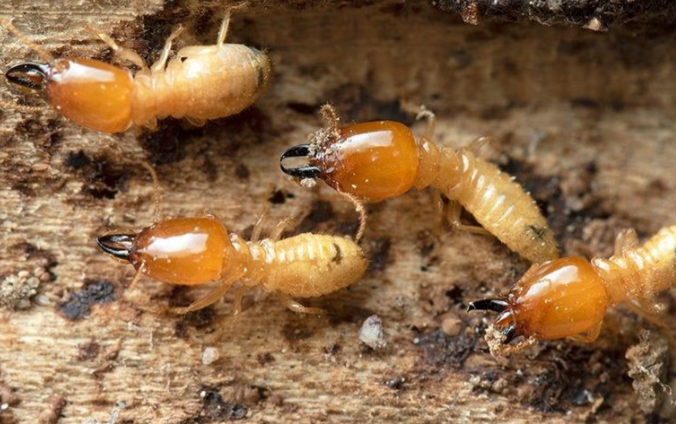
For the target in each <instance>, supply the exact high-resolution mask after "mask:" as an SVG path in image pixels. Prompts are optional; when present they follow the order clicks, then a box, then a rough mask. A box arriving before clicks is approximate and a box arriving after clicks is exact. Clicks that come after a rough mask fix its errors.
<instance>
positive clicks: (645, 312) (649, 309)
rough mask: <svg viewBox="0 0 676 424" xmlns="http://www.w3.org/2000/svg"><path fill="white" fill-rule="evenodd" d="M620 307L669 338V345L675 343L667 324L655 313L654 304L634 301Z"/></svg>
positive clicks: (647, 301) (649, 301) (646, 301)
mask: <svg viewBox="0 0 676 424" xmlns="http://www.w3.org/2000/svg"><path fill="white" fill-rule="evenodd" d="M622 305H623V306H624V307H626V308H627V309H629V310H630V311H632V312H634V313H635V314H637V315H638V316H640V317H641V318H643V319H644V320H646V321H648V322H649V323H651V324H653V325H655V326H656V327H659V328H660V329H661V330H662V331H663V332H664V333H665V334H666V335H667V337H669V342H670V343H674V342H676V340H674V336H673V334H671V329H670V327H669V323H667V321H665V320H664V318H663V317H661V316H660V315H658V312H657V311H655V304H654V303H653V302H652V301H651V300H645V301H639V300H634V301H633V302H627V303H623V304H622Z"/></svg>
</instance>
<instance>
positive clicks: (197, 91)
mask: <svg viewBox="0 0 676 424" xmlns="http://www.w3.org/2000/svg"><path fill="white" fill-rule="evenodd" d="M271 74H272V70H271V66H270V60H269V59H268V56H267V55H266V54H265V53H264V52H261V51H260V50H257V49H254V48H250V47H247V46H244V45H241V44H224V45H222V46H217V45H214V46H190V47H185V48H183V49H181V50H180V51H179V52H178V53H177V55H176V57H175V58H174V59H172V60H171V61H169V63H168V64H167V66H166V68H165V69H163V70H161V71H158V72H153V71H150V70H148V71H145V72H144V71H140V72H139V73H137V74H136V76H135V81H136V91H135V95H134V103H133V105H134V107H133V110H132V120H133V121H134V123H135V124H137V125H147V124H148V123H149V122H150V123H151V125H150V126H152V122H153V120H154V119H156V118H159V119H162V118H165V117H167V116H172V117H174V118H188V119H191V120H193V121H198V120H207V119H215V118H221V117H225V116H229V115H233V114H236V113H238V112H241V111H242V110H243V109H245V108H247V107H248V106H250V105H251V104H252V103H254V102H255V101H256V100H257V99H258V97H259V96H260V95H261V94H262V93H263V92H264V91H265V89H266V88H267V86H268V85H269V82H270V78H271Z"/></svg>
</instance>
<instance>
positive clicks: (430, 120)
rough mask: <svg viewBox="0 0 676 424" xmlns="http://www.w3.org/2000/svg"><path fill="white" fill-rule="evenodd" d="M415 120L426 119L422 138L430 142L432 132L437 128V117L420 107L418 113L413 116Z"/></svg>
mask: <svg viewBox="0 0 676 424" xmlns="http://www.w3.org/2000/svg"><path fill="white" fill-rule="evenodd" d="M415 119H417V120H421V119H427V128H426V129H425V134H424V135H423V137H425V138H428V139H430V140H431V139H432V138H433V137H434V130H435V128H436V126H437V116H436V115H435V114H434V112H432V111H431V110H429V109H427V108H426V107H425V106H422V105H421V106H420V111H419V112H418V114H417V115H416V116H415Z"/></svg>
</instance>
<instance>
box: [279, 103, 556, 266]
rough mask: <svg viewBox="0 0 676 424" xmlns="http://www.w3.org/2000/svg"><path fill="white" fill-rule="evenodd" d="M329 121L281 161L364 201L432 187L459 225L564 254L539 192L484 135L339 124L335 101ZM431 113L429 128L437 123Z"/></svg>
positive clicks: (535, 256)
mask: <svg viewBox="0 0 676 424" xmlns="http://www.w3.org/2000/svg"><path fill="white" fill-rule="evenodd" d="M322 115H323V116H324V119H325V120H326V121H327V128H323V129H321V130H319V131H317V132H316V133H315V134H314V135H313V136H312V138H311V141H310V143H308V144H301V145H297V146H294V147H291V148H290V149H288V150H286V151H285V152H284V153H282V155H281V158H280V163H281V168H282V171H284V172H285V173H286V174H288V175H291V176H294V177H296V178H299V179H300V180H301V184H302V185H312V184H314V181H315V180H316V179H317V178H319V179H322V180H324V181H325V182H326V183H327V184H328V185H329V186H331V187H333V188H334V189H336V190H337V191H338V192H340V193H343V194H347V195H349V196H354V197H356V198H358V199H361V200H364V201H379V200H383V199H387V198H390V197H395V196H399V195H401V194H403V193H405V192H406V191H408V190H409V189H411V188H413V187H416V188H418V189H422V188H425V187H433V188H435V189H437V190H438V191H439V192H441V193H442V194H443V195H444V196H446V197H447V198H448V199H449V200H450V201H451V203H452V205H451V207H449V212H450V213H449V214H448V219H449V221H450V223H451V224H452V225H453V226H454V227H456V228H459V229H463V230H468V231H472V232H480V233H482V232H485V231H488V232H489V233H491V234H493V235H495V236H496V237H497V238H498V239H499V240H501V241H502V242H503V243H505V244H506V245H507V246H508V247H509V248H510V249H512V250H513V251H515V252H518V253H519V254H520V255H521V256H523V257H524V258H526V259H528V260H530V261H531V262H534V263H540V262H544V261H547V260H550V259H555V258H558V256H559V254H558V247H557V244H556V241H555V240H554V234H553V233H552V230H551V229H550V228H549V225H548V224H547V221H546V220H545V218H544V217H543V216H542V214H541V213H540V210H539V209H538V207H537V205H536V204H535V202H534V201H533V199H532V198H531V197H530V196H529V195H528V194H527V193H526V192H524V190H523V188H522V187H521V186H520V185H519V184H517V183H516V182H514V181H513V178H512V177H510V176H509V175H507V174H504V173H502V172H500V170H499V169H498V168H497V167H496V166H495V165H493V164H492V163H489V162H486V161H484V160H483V159H481V158H479V157H477V152H478V150H479V149H480V148H481V146H483V144H485V140H484V139H479V140H477V141H476V142H474V143H472V145H470V146H468V147H463V148H460V149H459V150H457V151H456V150H453V149H450V148H440V147H438V146H437V145H436V144H435V143H434V142H432V141H431V140H430V138H429V137H428V136H423V137H421V138H420V140H419V141H416V139H415V137H414V136H413V134H412V133H411V130H410V129H409V128H408V127H407V126H405V125H403V124H401V123H399V122H394V121H376V122H366V123H358V124H350V125H346V126H344V127H338V118H337V116H336V112H335V110H334V109H333V107H332V106H330V105H326V106H324V107H323V108H322ZM421 115H422V116H426V117H427V118H429V125H428V130H427V132H428V135H431V133H432V131H433V127H434V115H433V114H432V113H431V112H429V111H424V112H423V113H422V114H421ZM293 157H306V158H307V161H308V163H307V164H304V165H301V166H298V167H287V166H285V165H284V161H285V160H286V159H288V158H293ZM458 204H459V205H461V206H462V207H464V208H465V209H466V210H467V211H469V212H470V213H471V214H472V215H474V218H476V220H477V221H478V222H479V223H480V224H481V225H482V226H483V229H482V228H478V227H473V226H467V225H462V224H461V223H460V219H459V218H460V209H459V206H458Z"/></svg>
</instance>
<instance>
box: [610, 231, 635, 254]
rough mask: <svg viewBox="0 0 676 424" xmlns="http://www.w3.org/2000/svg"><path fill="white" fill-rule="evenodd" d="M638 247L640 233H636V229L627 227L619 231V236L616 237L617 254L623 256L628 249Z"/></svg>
mask: <svg viewBox="0 0 676 424" xmlns="http://www.w3.org/2000/svg"><path fill="white" fill-rule="evenodd" d="M637 247H638V235H636V230H634V229H625V230H622V231H620V232H619V233H617V238H615V252H614V255H615V256H622V255H623V254H624V253H626V252H627V251H628V250H631V249H635V248H637Z"/></svg>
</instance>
